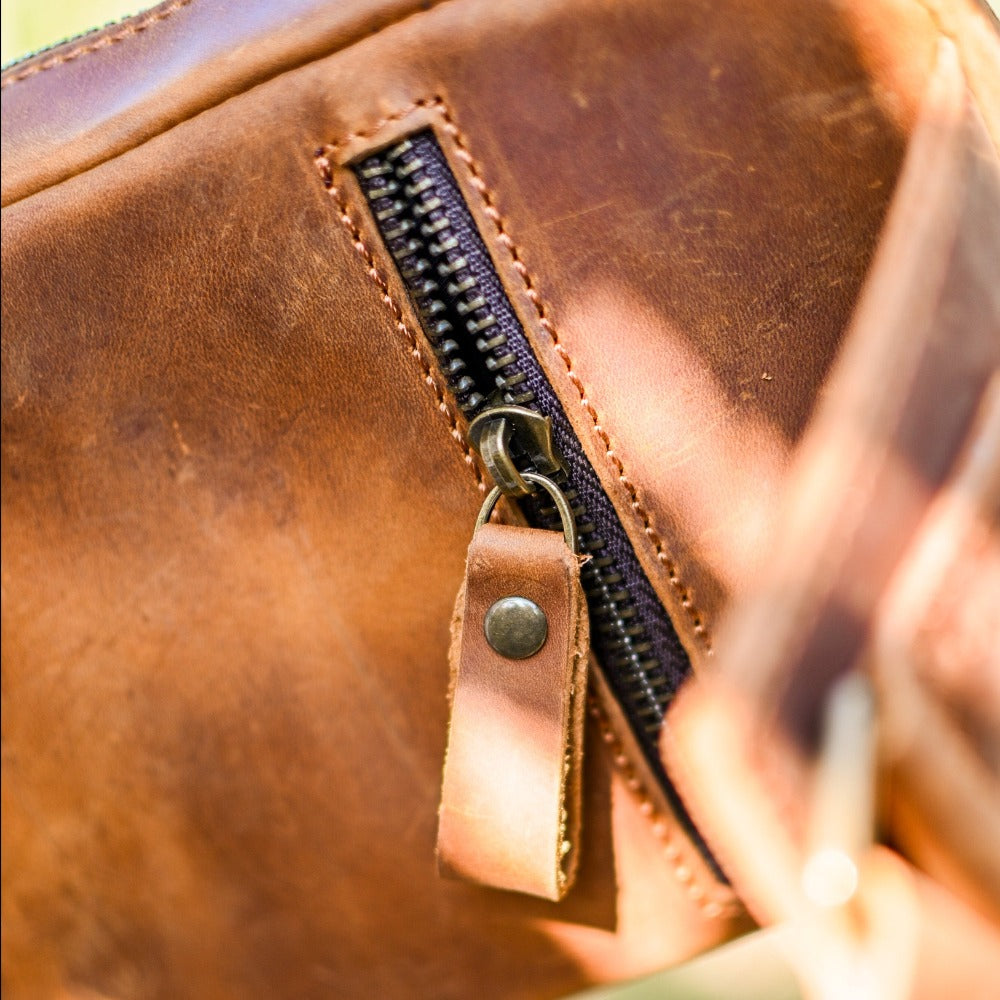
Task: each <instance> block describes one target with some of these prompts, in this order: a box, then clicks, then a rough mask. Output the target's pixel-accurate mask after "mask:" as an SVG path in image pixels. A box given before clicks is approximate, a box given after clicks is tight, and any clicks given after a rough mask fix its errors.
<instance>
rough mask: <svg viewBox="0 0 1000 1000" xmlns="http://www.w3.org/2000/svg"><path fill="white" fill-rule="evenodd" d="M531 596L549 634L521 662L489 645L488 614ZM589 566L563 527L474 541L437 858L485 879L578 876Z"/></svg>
mask: <svg viewBox="0 0 1000 1000" xmlns="http://www.w3.org/2000/svg"><path fill="white" fill-rule="evenodd" d="M511 596H514V597H523V598H526V599H527V600H529V601H532V602H534V603H535V604H536V605H537V606H538V607H539V608H541V610H542V612H543V613H544V615H545V619H546V623H547V635H546V637H545V642H544V644H543V645H542V647H541V649H539V650H538V652H536V653H534V654H533V655H531V656H528V657H526V658H523V659H510V658H508V657H505V656H502V655H500V654H499V653H498V652H497V651H496V650H495V649H493V648H492V646H491V645H490V643H489V642H488V641H487V638H486V633H485V628H484V625H485V621H486V614H487V612H488V611H489V610H490V608H491V607H493V605H494V604H495V603H496V602H497V601H499V600H501V599H502V598H505V597H511ZM589 634H590V633H589V628H588V618H587V604H586V601H585V599H584V596H583V589H582V588H581V586H580V565H579V559H578V558H577V556H576V555H574V554H573V553H572V552H570V550H569V548H567V546H566V542H565V540H564V539H563V537H562V535H561V534H560V533H558V532H553V531H539V530H537V529H535V528H522V527H518V526H515V525H497V524H486V525H484V526H483V527H482V528H480V529H479V530H478V531H477V532H476V534H475V536H474V537H473V539H472V542H471V544H470V545H469V555H468V560H467V566H466V571H465V582H464V584H463V589H462V592H461V593H460V595H459V598H458V606H457V609H456V621H455V624H454V626H453V639H452V650H451V654H450V657H449V658H450V660H451V670H452V679H451V698H450V700H451V718H450V720H449V723H448V749H447V752H446V756H445V763H444V776H443V779H442V785H441V808H440V811H439V818H438V840H437V852H438V863H439V865H440V866H441V867H442V869H443V870H444V871H446V872H447V873H448V874H453V875H456V876H458V877H462V878H467V879H470V880H471V881H473V882H479V883H482V884H483V885H492V886H496V887H497V888H500V889H512V890H514V891H516V892H525V893H529V894H530V895H533V896H540V897H541V898H543V899H553V900H559V899H562V897H563V896H564V895H565V894H566V891H567V889H569V888H570V886H572V884H573V879H574V877H575V876H576V864H577V855H578V850H579V841H580V775H581V766H582V763H583V720H584V703H585V700H586V689H587V657H588V655H589V652H590V638H589Z"/></svg>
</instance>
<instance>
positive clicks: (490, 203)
mask: <svg viewBox="0 0 1000 1000" xmlns="http://www.w3.org/2000/svg"><path fill="white" fill-rule="evenodd" d="M418 103H423V104H425V105H426V106H428V107H431V108H433V109H434V110H435V111H437V113H438V114H439V115H440V116H441V118H442V119H443V121H444V127H445V131H446V132H448V134H449V135H450V136H451V138H452V139H453V140H454V142H455V146H456V154H457V156H458V158H459V159H460V160H461V161H462V163H463V164H464V165H465V167H466V168H467V170H468V172H469V182H470V183H471V185H472V186H473V187H474V188H475V189H476V191H477V192H478V194H479V196H480V198H481V199H482V202H483V211H484V212H485V213H486V215H487V216H488V217H489V219H490V220H491V221H492V223H493V225H494V226H495V227H496V231H497V240H498V242H499V243H501V244H502V245H503V246H504V248H505V249H506V250H507V252H508V253H509V254H510V256H511V261H512V263H513V267H514V270H515V271H517V273H518V275H519V276H520V278H521V281H522V282H523V284H524V290H525V293H526V294H527V296H528V299H529V300H530V301H531V304H532V305H533V306H534V307H535V312H536V313H537V314H538V322H539V325H540V326H541V327H542V329H543V330H545V332H546V333H547V334H548V335H549V337H551V339H552V345H553V349H554V350H555V352H556V354H558V355H559V357H560V359H561V360H562V362H563V364H564V365H565V366H566V373H567V375H568V376H569V380H570V382H571V383H572V384H573V386H574V387H575V389H576V391H577V392H578V393H579V395H580V405H581V406H582V407H583V409H584V410H585V411H586V413H587V415H588V416H589V417H590V419H591V421H592V422H593V425H594V426H593V433H594V436H595V437H596V438H597V439H598V441H599V442H600V443H601V445H602V446H603V448H604V453H605V455H606V457H607V459H608V463H609V464H610V465H611V467H612V469H613V470H614V471H615V473H616V474H617V477H618V481H619V482H620V483H621V484H622V486H624V487H625V491H626V492H627V493H628V496H629V505H630V507H631V508H632V512H633V513H634V514H635V515H636V517H637V518H638V520H639V521H640V523H641V524H642V530H643V533H644V534H645V535H646V538H647V539H649V541H650V543H651V544H652V546H653V549H654V551H655V553H656V559H657V561H658V562H659V563H660V564H661V565H663V567H664V568H665V569H666V571H667V576H668V580H669V582H670V586H671V587H672V588H673V590H674V592H675V593H676V594H677V596H678V597H679V598H680V605H681V607H682V608H684V610H685V612H686V613H687V615H688V617H689V619H690V620H691V625H692V631H693V632H694V634H695V635H696V636H697V637H698V638H699V640H701V644H702V646H703V647H704V649H705V651H706V652H707V653H709V654H711V652H712V640H711V636H710V635H709V632H708V629H707V627H706V625H705V616H704V615H703V614H702V613H701V612H700V611H699V610H698V609H697V608H696V607H695V604H694V601H693V599H692V597H691V592H690V590H689V589H688V588H687V587H686V586H685V585H684V583H683V582H682V581H681V578H680V574H679V573H678V570H677V563H676V562H675V561H674V560H673V559H671V558H670V556H669V554H668V553H667V551H666V549H665V548H664V545H663V541H662V539H661V537H660V534H659V532H658V531H657V530H656V528H655V527H654V526H653V521H652V518H651V517H650V515H649V513H648V512H647V511H646V509H645V507H644V506H643V505H642V501H641V500H640V499H639V492H638V490H637V489H636V487H635V486H634V485H633V483H632V481H631V480H630V479H629V477H628V475H627V474H626V472H625V467H624V465H623V464H622V460H621V459H620V458H619V457H618V456H617V455H616V454H615V452H614V449H613V448H612V446H611V439H610V437H609V436H608V433H607V431H605V429H604V428H603V427H602V426H601V423H600V419H599V417H598V415H597V411H596V410H595V409H594V406H593V405H592V404H591V402H590V400H589V398H588V397H587V390H586V388H585V386H584V384H583V382H582V381H581V380H580V377H579V376H578V375H577V374H576V371H575V370H574V367H573V359H572V358H571V357H570V355H569V352H568V351H567V350H566V348H565V347H564V346H563V345H562V344H561V343H560V340H559V332H558V331H557V330H556V327H555V325H554V324H553V322H552V321H551V320H550V319H549V317H548V313H547V310H546V307H545V304H544V303H543V302H542V299H541V296H539V294H538V292H537V290H536V289H535V282H534V279H533V278H532V277H531V274H530V272H529V271H528V268H527V267H526V266H525V264H524V262H523V261H522V260H521V253H520V251H519V250H518V248H517V246H516V244H515V243H514V241H513V240H512V239H511V237H510V235H509V234H508V233H507V230H506V227H505V225H504V221H503V217H502V216H501V214H500V212H499V210H498V209H497V208H496V199H495V197H494V195H493V193H492V192H491V191H490V189H489V187H488V186H487V184H486V182H485V181H484V180H483V178H482V174H481V172H480V169H479V165H478V164H477V163H476V160H475V159H474V157H473V156H472V153H471V152H470V151H469V147H468V143H467V141H466V139H465V136H464V135H463V134H462V132H461V130H460V129H459V127H458V126H457V125H456V123H455V121H454V119H453V117H452V115H451V112H450V110H449V109H448V108H447V106H446V105H445V103H444V101H443V100H442V99H441V98H440V97H435V98H433V99H432V100H430V101H424V102H418Z"/></svg>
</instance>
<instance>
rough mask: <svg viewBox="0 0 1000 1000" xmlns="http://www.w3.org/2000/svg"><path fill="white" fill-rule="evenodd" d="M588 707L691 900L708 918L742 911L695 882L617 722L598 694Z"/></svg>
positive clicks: (619, 769) (616, 764)
mask: <svg viewBox="0 0 1000 1000" xmlns="http://www.w3.org/2000/svg"><path fill="white" fill-rule="evenodd" d="M587 706H588V709H589V713H590V716H591V718H592V719H594V720H595V722H596V723H597V727H598V729H599V730H600V733H601V740H602V741H603V742H604V743H605V744H606V745H607V747H608V751H609V753H610V754H611V760H612V763H613V764H614V766H615V768H616V770H618V771H620V772H621V774H622V776H623V777H624V779H625V787H626V788H627V789H628V790H629V792H630V793H631V795H632V796H633V798H635V799H636V801H637V802H638V808H639V812H640V814H641V815H643V816H645V817H646V818H647V819H648V820H649V822H650V826H651V827H652V830H653V835H654V836H655V837H656V839H657V840H659V841H660V843H661V844H662V845H663V857H664V858H665V859H666V861H667V864H669V866H670V868H671V870H672V871H673V874H674V877H675V878H676V879H677V881H678V882H680V884H681V885H682V886H683V888H684V892H685V893H686V894H687V897H688V899H690V900H691V902H692V903H694V905H695V906H697V907H698V909H699V910H701V912H702V914H703V915H704V916H705V917H706V918H708V919H709V920H717V919H720V918H723V917H733V916H736V915H738V914H740V913H742V912H743V907H742V905H741V904H740V903H739V902H737V901H735V900H727V901H725V902H720V901H719V900H717V899H711V898H709V896H708V894H707V893H706V891H705V888H704V887H703V886H701V885H699V884H698V883H697V882H696V881H695V874H694V872H692V871H691V868H690V867H689V866H688V865H687V864H685V862H684V858H683V856H682V854H681V850H680V848H679V847H678V846H677V839H678V838H677V837H675V836H672V835H671V832H670V823H669V822H668V819H667V817H665V816H664V815H663V814H662V813H661V812H660V811H659V810H657V808H656V805H655V804H654V802H653V799H652V797H651V796H650V794H649V791H648V790H647V788H646V786H645V785H644V784H643V783H642V779H641V778H640V777H639V775H638V773H637V772H636V769H635V766H634V764H633V763H632V760H631V759H630V757H629V755H628V752H627V751H626V749H625V745H624V744H623V742H622V741H621V739H620V738H619V736H618V734H617V733H616V732H615V730H614V724H613V723H612V722H611V719H610V718H609V716H608V715H607V713H606V712H605V711H604V708H603V706H602V705H601V702H600V700H599V698H598V696H597V695H595V694H592V693H591V694H588V696H587Z"/></svg>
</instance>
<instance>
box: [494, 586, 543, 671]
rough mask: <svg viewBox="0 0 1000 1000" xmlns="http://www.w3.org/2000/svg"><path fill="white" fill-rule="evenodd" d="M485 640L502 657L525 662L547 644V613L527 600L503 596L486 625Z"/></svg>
mask: <svg viewBox="0 0 1000 1000" xmlns="http://www.w3.org/2000/svg"><path fill="white" fill-rule="evenodd" d="M483 631H484V632H485V633H486V641H487V642H488V643H489V644H490V645H491V646H492V647H493V649H495V650H496V651H497V652H498V653H499V654H500V655H501V656H506V657H507V658H508V659H510V660H523V659H525V657H528V656H532V655H533V654H535V653H537V652H538V651H539V650H540V649H541V648H542V646H544V645H545V639H546V637H547V636H548V634H549V623H548V620H547V619H546V617H545V612H544V611H542V609H541V608H540V607H539V606H538V605H537V604H535V602H534V601H529V600H528V599H527V598H526V597H501V598H500V600H499V601H497V602H496V603H495V604H494V605H493V606H492V607H491V608H490V610H489V611H487V612H486V620H485V621H484V622H483Z"/></svg>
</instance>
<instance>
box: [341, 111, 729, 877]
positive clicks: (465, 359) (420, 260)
mask: <svg viewBox="0 0 1000 1000" xmlns="http://www.w3.org/2000/svg"><path fill="white" fill-rule="evenodd" d="M354 171H355V174H356V176H357V178H358V181H359V183H360V186H361V189H362V191H363V193H364V195H365V197H366V199H367V201H368V205H369V208H370V209H371V212H372V215H373V217H374V219H375V222H376V224H377V226H378V229H379V232H380V233H381V236H382V239H383V241H384V243H385V246H386V249H387V250H388V251H389V253H390V255H391V256H392V258H393V260H394V261H395V262H396V266H397V268H398V269H399V273H400V275H401V277H402V279H403V282H404V284H405V285H406V288H407V291H408V293H409V296H410V299H411V301H412V302H413V305H414V306H415V308H416V311H417V313H418V314H419V316H420V319H421V323H422V326H423V329H424V332H425V334H426V336H427V338H428V340H429V341H430V343H431V346H432V348H433V351H434V354H435V356H436V358H437V361H438V364H439V365H440V368H441V371H442V372H443V374H444V376H445V379H446V381H447V385H448V388H449V390H450V392H451V393H452V395H453V396H454V398H455V400H456V403H457V405H458V407H459V409H460V410H461V412H462V413H463V414H464V415H465V417H466V418H467V419H468V420H469V421H470V422H471V421H475V418H477V417H479V418H480V419H479V420H478V421H476V424H478V425H482V423H483V419H482V415H483V414H486V413H489V411H490V410H492V409H494V408H498V407H504V408H510V407H521V408H525V409H528V410H533V411H537V412H538V413H541V414H543V415H544V416H546V417H548V418H549V420H550V422H551V433H552V438H553V441H554V444H555V448H556V451H557V453H558V455H559V456H560V458H561V460H562V465H561V468H558V469H556V471H555V472H552V470H550V469H546V470H545V471H546V473H548V474H551V476H552V479H553V480H554V481H555V482H556V483H557V485H558V486H559V488H560V489H561V490H562V492H563V494H564V495H565V497H566V499H567V500H568V501H569V503H570V506H571V508H572V512H573V516H574V518H575V520H576V528H577V534H578V536H579V551H581V552H582V553H584V554H586V555H589V556H590V557H591V558H590V559H589V560H588V561H587V562H586V563H585V564H584V566H583V568H582V570H581V582H582V584H583V589H584V592H585V593H586V596H587V604H588V608H589V611H590V620H591V647H592V650H593V652H594V654H595V657H596V659H597V662H598V664H599V665H600V667H601V669H602V672H603V673H604V676H605V678H606V679H607V681H608V684H609V686H610V687H611V689H612V691H613V692H614V694H615V696H616V698H617V699H618V700H619V702H620V704H621V706H622V708H623V710H624V714H625V716H626V718H627V719H628V721H629V724H630V725H631V727H632V729H633V731H634V733H635V735H636V737H637V740H638V742H639V745H640V746H641V747H642V750H643V752H644V754H645V756H646V758H647V760H648V762H649V764H650V766H651V768H652V770H653V772H654V774H655V775H656V777H657V778H658V780H659V782H660V784H661V785H662V787H663V790H664V792H665V793H666V795H667V797H668V799H669V800H670V802H671V805H672V807H673V808H674V811H675V813H676V814H677V816H678V819H679V820H680V821H681V823H682V825H683V826H684V827H685V828H686V829H687V831H688V833H689V834H690V835H691V837H692V839H693V840H694V841H695V843H696V844H697V845H698V846H699V847H700V849H701V851H702V853H703V854H704V855H705V856H706V859H707V860H708V861H709V863H710V864H711V865H712V867H713V868H715V869H716V871H717V873H718V869H717V866H716V865H715V863H714V861H713V859H712V858H711V856H710V855H709V854H708V851H707V848H706V847H705V845H704V842H703V841H702V839H701V837H700V836H699V835H698V833H697V831H696V830H695V829H694V827H693V825H692V823H691V821H690V820H689V819H688V817H687V815H686V813H685V812H684V809H683V806H682V804H681V802H680V800H679V798H678V796H677V794H676V793H675V791H674V789H673V788H672V786H671V784H670V781H669V779H668V778H667V775H666V772H665V771H664V769H663V765H662V763H661V762H660V758H659V754H658V752H657V740H658V737H659V733H660V729H661V727H662V724H663V719H664V716H665V714H666V710H667V706H668V705H669V704H670V701H671V699H672V697H673V695H674V693H675V692H676V691H677V689H678V688H679V687H680V685H681V684H682V683H683V681H684V680H685V678H686V677H687V676H688V674H689V673H690V670H691V666H690V662H689V660H688V657H687V654H686V653H685V651H684V648H683V646H682V645H681V643H680V640H679V639H678V638H677V633H676V631H675V630H674V627H673V624H672V623H671V621H670V618H669V616H668V615H667V613H666V611H665V610H664V608H663V605H662V604H661V603H660V601H659V599H658V598H657V596H656V594H655V592H654V590H653V588H652V586H651V584H650V583H649V580H648V579H647V577H646V575H645V573H644V572H643V570H642V568H641V566H640V565H639V561H638V559H637V558H636V555H635V552H634V551H633V549H632V546H631V543H630V542H629V540H628V536H627V534H626V532H625V529H624V528H623V527H622V524H621V521H620V520H619V518H618V514H617V512H616V511H615V508H614V505H613V504H612V502H611V500H610V498H609V497H608V496H607V494H606V493H605V492H604V489H603V488H602V486H601V484H600V480H599V478H598V476H597V474H596V473H595V472H594V469H593V467H592V466H591V464H590V462H589V460H588V459H587V457H586V455H585V454H584V452H583V449H582V447H581V445H580V442H579V441H578V440H577V438H576V435H575V434H574V432H573V429H572V427H571V425H570V423H569V420H568V419H567V417H566V414H565V412H564V411H563V408H562V405H561V404H560V402H559V400H558V398H557V396H556V394H555V392H554V391H553V389H552V387H551V386H550V385H549V383H548V381H547V379H546V377H545V374H544V372H543V371H542V368H541V366H540V365H539V363H538V360H537V359H536V358H535V356H534V353H533V352H532V350H531V347H530V345H529V343H528V341H527V338H526V337H525V334H524V331H523V329H522V327H521V324H520V322H519V321H518V319H517V316H516V314H515V313H514V310H513V307H512V306H511V304H510V302H509V300H508V299H507V296H506V293H505V292H504V290H503V286H502V285H501V282H500V279H499V277H498V275H497V272H496V270H495V268H494V266H493V263H492V260H491V258H490V255H489V253H488V251H487V249H486V246H485V244H484V243H483V240H482V238H481V236H480V235H479V232H478V229H477V227H476V224H475V222H474V220H473V217H472V215H471V213H470V212H469V209H468V206H467V205H466V203H465V199H464V197H463V195H462V193H461V190H460V189H459V187H458V184H457V182H456V181H455V178H454V175H453V174H452V172H451V169H450V167H449V166H448V163H447V160H446V158H445V156H444V153H443V151H442V150H441V147H440V146H439V145H438V142H437V140H436V139H435V137H434V135H433V133H432V132H431V130H430V129H428V130H425V131H422V132H418V133H416V134H414V135H411V136H409V137H408V138H406V139H404V140H403V141H401V142H399V143H397V144H396V145H394V146H392V147H390V148H388V149H385V150H382V151H380V152H378V153H376V154H374V155H372V156H369V157H368V158H366V159H364V160H362V161H361V162H359V163H356V164H355V165H354ZM510 446H511V449H512V451H514V452H515V455H516V458H517V459H518V462H517V464H518V466H519V468H521V469H522V470H528V471H538V470H537V469H536V468H535V465H534V464H533V462H532V456H531V454H530V448H526V447H525V446H524V443H523V441H521V440H520V439H518V438H516V437H515V438H514V439H513V440H512V441H511V442H510ZM520 505H521V507H522V510H523V512H524V513H525V515H526V517H527V520H528V522H529V523H530V524H532V525H533V526H536V527H544V528H550V529H553V530H558V529H559V528H560V518H559V512H558V511H557V510H556V507H555V505H554V504H553V503H552V502H551V501H550V500H548V498H547V497H546V498H545V499H540V498H539V496H537V495H528V496H524V497H522V498H521V500H520ZM719 874H720V875H721V873H719Z"/></svg>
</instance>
